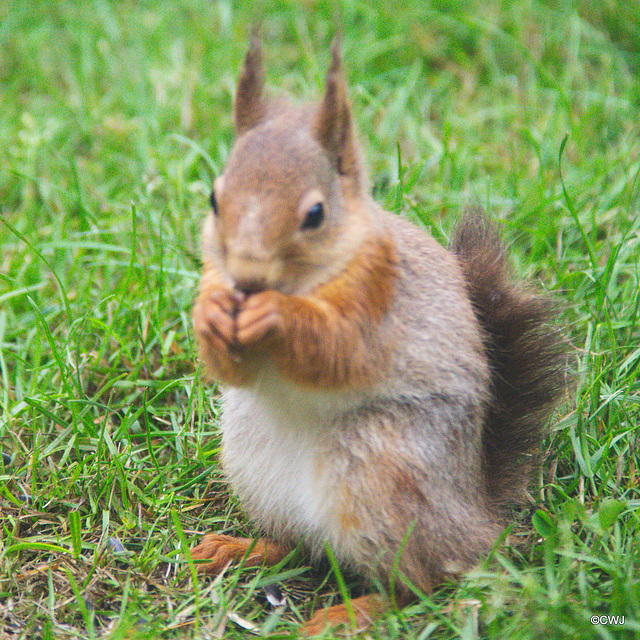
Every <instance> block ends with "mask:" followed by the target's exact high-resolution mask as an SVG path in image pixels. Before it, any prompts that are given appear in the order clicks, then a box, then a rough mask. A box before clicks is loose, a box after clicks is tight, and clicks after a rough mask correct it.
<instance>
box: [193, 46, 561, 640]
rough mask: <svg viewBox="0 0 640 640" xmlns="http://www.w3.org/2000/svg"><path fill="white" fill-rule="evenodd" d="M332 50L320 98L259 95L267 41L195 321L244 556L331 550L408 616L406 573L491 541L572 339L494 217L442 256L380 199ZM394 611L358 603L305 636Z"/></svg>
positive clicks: (250, 87) (477, 553) (234, 552)
mask: <svg viewBox="0 0 640 640" xmlns="http://www.w3.org/2000/svg"><path fill="white" fill-rule="evenodd" d="M339 49H340V47H339V45H337V44H336V43H334V46H333V47H332V61H331V65H330V67H329V70H328V74H327V78H326V85H325V90H324V95H323V97H322V98H321V100H320V101H319V102H317V103H316V102H313V103H308V104H303V105H300V106H293V105H291V104H290V103H289V102H288V101H287V100H286V99H285V98H282V97H278V96H272V95H270V94H268V93H267V92H266V91H265V89H264V86H263V85H264V71H263V65H262V49H261V45H260V42H259V40H258V38H257V37H256V36H254V38H253V40H252V42H251V44H250V47H249V50H248V52H247V55H246V58H245V61H244V67H243V69H242V72H241V75H240V78H239V80H238V84H237V88H236V94H235V110H234V116H235V130H236V141H235V144H234V146H233V148H232V150H231V153H230V155H229V158H228V162H227V165H226V168H225V171H224V173H223V174H222V175H221V176H219V177H218V178H217V179H216V181H215V185H214V189H213V193H212V195H211V206H212V212H211V215H209V216H208V217H207V218H206V221H205V223H204V231H203V262H204V270H203V274H202V278H201V282H200V292H199V296H198V298H197V301H196V303H195V305H194V309H193V321H194V327H195V332H196V335H197V340H198V343H199V348H200V357H201V359H202V362H203V363H204V365H205V367H206V369H207V370H208V373H209V374H210V375H211V377H212V378H213V379H215V380H217V381H218V382H219V383H220V390H221V405H222V417H221V420H220V428H221V430H222V453H221V457H222V465H223V469H224V472H225V474H226V477H227V478H228V480H229V483H230V485H231V488H232V490H233V491H234V492H235V494H236V495H237V496H238V498H239V500H240V503H241V504H242V506H243V508H244V509H245V511H246V513H247V515H248V516H249V518H250V519H251V520H252V521H253V523H254V524H255V526H256V528H257V530H258V531H259V532H260V533H261V535H262V536H263V537H261V538H259V540H258V542H257V543H255V546H254V547H253V549H252V550H251V552H250V554H249V555H248V557H247V558H246V559H245V560H246V562H245V564H247V565H259V564H263V563H265V564H275V563H277V562H279V561H281V560H282V559H283V558H284V557H285V556H286V555H287V553H289V552H290V550H291V549H292V548H293V547H295V546H296V545H297V544H299V543H300V542H302V543H304V545H305V546H306V547H307V548H308V549H309V550H310V552H311V554H312V555H314V556H317V555H319V554H322V553H323V551H324V549H325V548H326V545H328V546H329V547H330V548H331V550H332V552H333V555H334V556H335V558H336V559H337V561H339V562H340V563H343V564H344V565H346V566H348V567H350V568H351V569H352V570H354V571H356V572H357V573H359V574H361V575H362V576H364V577H365V578H369V579H373V580H374V581H377V582H378V584H382V585H384V586H388V587H389V591H390V593H393V594H394V599H395V601H396V603H398V604H400V605H404V604H405V603H408V602H409V601H410V600H411V599H412V591H411V589H409V588H407V586H406V581H409V582H410V583H411V584H412V585H413V586H414V588H415V589H419V590H422V591H424V592H429V591H430V590H431V589H433V587H434V586H436V585H438V583H440V582H442V581H443V580H444V579H446V578H447V577H449V576H456V575H459V574H461V573H462V572H464V571H465V570H468V569H469V568H471V567H473V566H474V565H475V564H476V563H477V562H478V561H479V559H481V558H482V556H483V555H484V554H486V553H487V552H488V551H489V550H490V549H491V547H492V545H494V543H495V541H496V538H497V536H498V535H499V534H500V532H501V531H502V530H503V527H504V522H505V520H504V516H505V508H506V507H507V506H508V505H510V504H513V503H517V502H518V501H519V500H521V499H522V497H523V494H524V491H525V489H526V486H527V483H528V481H529V479H530V476H531V472H532V470H533V468H534V463H535V460H536V455H535V454H536V452H537V450H538V448H539V445H540V442H541V439H542V437H543V435H544V424H545V421H546V420H547V419H548V418H549V416H550V414H551V412H552V410H553V408H554V406H555V405H556V404H557V401H558V400H559V398H560V397H561V396H562V394H563V392H564V390H565V388H566V386H567V364H566V363H567V356H566V347H565V341H564V340H563V338H562V335H561V333H560V332H559V331H558V330H557V329H555V328H554V327H553V324H552V323H551V321H550V320H551V316H552V314H553V313H554V312H553V305H552V304H551V302H550V301H549V300H548V299H547V298H546V297H545V296H541V295H538V294H536V293H533V292H531V291H530V290H529V289H527V288H526V287H524V286H523V285H522V284H521V283H518V282H516V281H515V280H514V279H513V278H512V276H511V274H510V268H509V264H508V262H507V258H506V255H505V249H504V246H503V244H502V242H501V240H500V239H499V236H498V234H497V232H496V230H495V228H494V225H493V224H492V223H490V222H489V221H488V220H487V219H486V218H485V216H484V214H482V213H480V212H477V211H475V212H470V213H467V214H466V215H465V217H464V218H463V219H462V221H461V222H460V224H459V225H458V228H457V230H456V231H455V233H454V237H453V240H452V242H451V246H450V248H449V249H446V248H444V247H442V246H440V245H439V244H438V243H437V242H435V241H434V240H433V238H432V237H431V236H430V235H429V234H428V233H427V232H426V231H425V230H424V229H422V228H420V227H418V226H416V225H414V224H412V223H410V222H408V221H406V220H404V219H402V218H401V217H399V216H398V215H394V214H392V213H389V212H387V211H384V210H383V209H382V208H381V207H380V206H378V205H377V204H376V203H375V202H374V201H373V199H372V197H371V196H370V193H369V191H370V189H369V182H368V178H367V170H366V168H365V165H364V163H363V159H362V154H361V151H360V148H359V146H358V142H357V140H356V132H355V127H354V123H353V119H352V111H351V106H350V103H349V99H348V96H347V87H346V84H345V81H344V79H343V76H342V73H341V55H340V50H339ZM252 544H254V541H253V540H250V539H243V538H234V537H230V536H225V535H218V534H215V533H211V534H208V535H205V536H204V538H203V539H202V541H201V542H200V544H198V545H197V547H195V549H193V550H192V552H191V555H192V557H193V558H194V559H195V560H207V561H208V562H207V563H199V564H198V567H199V569H200V570H202V571H203V572H206V573H213V574H215V573H217V572H219V571H220V570H221V569H222V568H223V567H224V566H225V565H226V564H227V563H228V562H229V561H233V560H240V559H241V558H243V557H244V556H245V554H246V553H247V551H248V549H250V548H251V545H252ZM400 576H402V579H400ZM388 605H389V597H388V596H385V595H383V594H379V593H375V594H370V595H365V596H362V597H359V598H356V599H354V600H352V601H351V606H350V607H347V606H345V605H344V604H340V605H337V606H333V607H330V608H328V609H325V610H322V611H318V612H316V614H315V615H314V616H313V617H312V618H311V620H309V621H308V622H307V623H306V624H305V626H304V632H305V633H306V634H307V635H313V634H315V633H317V632H319V631H321V630H322V629H323V627H325V626H335V625H339V624H343V623H344V624H353V623H355V624H356V626H357V627H364V626H366V625H368V624H369V623H370V622H371V621H372V620H373V619H374V618H375V617H377V616H379V615H381V614H382V613H383V612H384V611H385V610H386V608H387V607H388ZM350 609H351V612H350ZM351 613H353V617H352V615H351Z"/></svg>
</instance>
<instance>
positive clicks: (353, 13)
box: [0, 0, 640, 640]
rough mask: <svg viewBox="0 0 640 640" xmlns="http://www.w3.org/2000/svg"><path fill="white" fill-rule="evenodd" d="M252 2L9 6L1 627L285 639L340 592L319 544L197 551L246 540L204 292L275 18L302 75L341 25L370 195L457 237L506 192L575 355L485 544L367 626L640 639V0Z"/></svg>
mask: <svg viewBox="0 0 640 640" xmlns="http://www.w3.org/2000/svg"><path fill="white" fill-rule="evenodd" d="M238 4H240V3H232V2H231V1H230V0H219V1H217V2H212V1H208V2H207V1H205V0H172V1H171V2H169V1H168V0H157V1H156V2H150V1H146V2H143V1H139V2H134V1H133V0H128V1H125V0H122V1H120V2H115V1H114V2H109V1H108V0H91V1H87V2H73V1H72V0H62V1H60V2H45V1H44V0H31V1H29V2H27V1H26V0H23V1H15V2H12V1H11V0H9V1H8V2H5V3H2V5H1V6H0V214H1V215H0V450H1V452H2V454H3V455H2V458H3V461H4V462H3V463H1V464H0V531H1V533H0V639H1V640H5V639H11V640H16V639H27V638H42V639H48V638H104V637H108V638H114V639H115V638H130V639H139V638H140V639H141V638H163V639H164V638H187V639H188V638H201V639H205V638H219V637H225V638H226V637H228V638H242V637H246V636H247V634H249V633H250V632H249V631H247V630H246V629H244V628H243V626H242V623H243V621H245V622H246V621H249V622H250V623H251V624H252V625H254V627H255V628H256V629H258V630H261V632H262V633H265V634H266V633H269V632H271V633H276V634H278V635H279V636H280V637H289V636H295V622H296V621H299V620H300V619H302V618H305V617H308V616H309V615H310V614H311V612H312V611H313V610H314V609H315V608H317V607H320V606H322V605H324V604H328V603H331V602H335V601H336V600H338V599H339V598H340V593H339V583H338V581H337V580H336V578H335V576H334V575H333V573H332V572H331V569H330V567H328V566H327V567H323V566H321V567H319V568H318V567H314V568H310V567H308V566H307V565H306V564H305V562H306V561H305V558H304V556H303V555H300V557H299V558H298V559H297V560H296V561H294V562H292V563H290V564H289V565H287V566H282V567H275V568H272V569H265V570H260V571H258V570H255V569H254V570H238V569H229V570H228V571H227V573H226V574H224V575H223V576H222V577H221V578H220V579H218V580H215V581H210V580H209V581H207V580H204V579H200V580H197V581H194V580H193V566H189V564H188V563H187V562H186V561H185V559H184V558H185V549H186V548H188V547H189V546H192V545H193V543H194V542H195V541H196V540H197V539H198V536H199V535H200V534H201V533H203V532H206V531H211V530H219V531H222V532H225V533H235V534H250V528H249V527H248V526H247V524H246V521H245V519H244V517H243V515H242V513H241V512H240V510H239V509H238V507H237V505H236V503H235V502H234V499H233V497H230V496H229V495H228V490H227V487H226V485H225V483H224V480H223V478H222V477H221V474H220V471H219V466H218V463H217V451H218V447H219V435H218V431H217V427H216V417H217V412H218V406H217V401H216V393H215V387H213V388H212V387H211V386H210V385H207V384H205V383H204V382H203V380H202V377H201V373H200V371H199V367H198V365H197V363H196V361H195V355H194V354H195V349H194V340H193V334H192V330H191V321H190V308H191V304H192V301H193V297H194V291H195V286H196V282H197V278H198V274H199V268H200V266H199V230H200V225H201V221H202V219H203V216H204V215H205V214H206V213H207V211H208V203H207V198H208V195H209V192H210V188H211V184H212V181H213V178H214V177H215V175H217V174H218V173H219V171H220V169H221V167H222V166H223V165H224V162H225V159H226V156H227V154H228V151H229V148H230V144H231V142H232V134H233V132H232V120H231V117H232V114H231V106H232V91H233V87H234V83H235V77H236V73H237V71H238V67H239V64H240V62H241V59H242V56H243V54H244V51H245V47H246V42H247V32H248V29H249V27H250V25H251V23H252V21H253V19H254V18H255V17H256V16H258V15H262V16H263V19H262V23H263V31H264V33H265V38H264V42H265V50H266V57H267V68H268V83H269V84H271V85H273V86H278V87H283V88H285V89H287V90H288V91H290V92H291V93H293V94H295V95H297V96H299V97H310V96H312V95H316V94H317V93H318V92H320V91H321V89H322V83H323V79H324V73H325V69H326V67H327V64H328V60H329V54H328V47H329V43H330V41H331V38H332V36H333V34H334V32H335V31H336V23H337V20H338V21H339V23H340V24H341V25H342V33H343V44H344V57H345V66H346V69H347V74H348V77H349V83H350V87H351V90H350V91H351V98H352V101H353V104H354V111H355V114H356V119H357V122H358V125H359V128H360V133H361V139H362V142H363V144H364V146H365V149H366V154H367V158H368V161H369V163H370V167H371V176H372V181H373V183H374V189H375V193H376V197H377V198H378V199H379V200H380V201H381V202H382V203H383V204H384V205H385V206H386V207H388V208H390V209H392V210H393V211H396V212H397V213H399V214H400V215H404V216H408V217H410V218H412V219H415V220H419V221H421V223H422V224H424V225H426V226H427V227H428V228H429V229H430V230H431V232H432V233H433V234H434V235H435V236H436V237H437V238H438V239H441V240H442V241H443V242H446V240H447V237H448V234H449V231H450V229H451V227H452V225H453V223H454V221H455V218H456V216H457V215H458V214H459V213H460V212H461V211H462V209H463V208H464V207H465V205H467V204H469V203H471V204H474V203H480V204H481V205H483V206H484V207H485V208H487V209H488V210H489V211H490V213H491V215H492V216H493V217H494V218H496V219H498V220H499V223H500V225H501V227H502V229H503V232H504V235H505V237H506V238H507V240H508V242H509V244H510V246H511V248H512V254H513V260H514V266H515V270H516V271H517V272H518V273H519V274H520V275H522V276H523V277H526V278H528V279H530V280H532V281H535V282H538V283H539V286H542V287H544V288H548V289H549V290H552V291H554V292H555V295H556V297H557V298H559V299H560V300H562V301H563V303H564V305H565V311H564V314H563V315H564V317H563V321H564V322H565V323H566V325H567V327H568V331H569V333H570V335H571V338H572V341H573V343H574V345H575V347H576V353H577V358H578V365H577V366H578V371H579V375H578V385H577V391H576V394H575V397H573V398H567V401H566V403H565V405H564V406H562V407H561V408H560V410H559V412H558V414H557V415H556V416H555V417H554V420H553V421H552V424H551V432H550V436H549V437H548V439H547V440H546V442H545V450H544V464H543V466H542V468H541V471H540V475H539V478H538V482H537V484H536V486H534V487H532V489H531V504H530V505H528V506H525V507H523V508H522V509H520V510H518V511H516V512H514V514H513V526H512V527H510V528H509V530H508V531H507V532H505V536H504V539H503V540H502V541H501V542H500V544H499V545H497V547H496V549H495V551H494V553H493V554H492V556H491V557H490V558H488V559H487V561H486V562H485V563H483V565H482V566H480V567H479V568H478V569H477V570H475V571H474V572H473V573H472V574H471V575H469V576H467V577H466V578H465V579H464V580H462V581H460V582H459V583H458V584H451V585H445V586H444V587H443V588H442V589H440V590H438V591H436V592H435V593H434V594H432V595H431V596H430V597H424V599H422V600H421V601H420V602H419V603H417V604H415V605H414V606H411V607H409V608H407V609H405V610H404V611H402V612H398V613H396V614H394V615H390V616H388V617H386V618H385V619H383V620H381V621H380V622H379V623H378V624H377V625H376V626H375V628H374V629H373V630H372V631H371V632H370V633H369V636H368V637H370V638H373V639H382V638H385V639H386V638H415V639H420V640H424V639H426V638H438V639H442V638H464V639H465V640H468V639H473V638H492V639H493V638H504V639H511V638H546V639H554V638H581V639H590V638H603V639H609V638H629V639H631V638H637V637H640V485H639V483H640V468H639V465H638V461H639V458H640V428H639V422H640V377H639V374H640V315H639V308H640V285H639V282H640V266H639V264H638V263H639V260H640V215H639V214H640V206H639V194H640V181H639V172H640V137H639V133H640V81H639V77H640V2H639V1H638V0H627V2H616V1H615V0H608V1H606V2H601V3H595V2H589V1H587V0H583V1H576V2H571V1H569V0H566V1H562V0H558V1H557V2H553V1H552V0H547V1H543V0H513V1H511V2H508V1H506V0H503V1H502V2H500V1H498V0H489V1H488V2H483V3H481V2H475V1H472V2H468V3H459V2H456V1H455V0H430V1H429V0H408V2H405V3H397V4H392V3H390V2H382V1H381V0H375V1H373V0H372V1H369V2H365V1H362V2H356V1H352V0H349V1H345V2H343V3H342V4H341V10H340V17H339V19H336V15H337V13H336V4H335V3H332V2H323V1H320V0H318V1H312V0H306V1H305V2H291V1H284V2H266V3H264V2H263V3H258V2H246V3H243V6H242V8H238V7H237V6H236V5H238ZM462 4H464V5H465V8H461V5H462ZM401 5H402V8H401ZM272 583H277V584H278V585H280V588H281V589H282V591H283V592H284V594H285V595H286V597H287V600H288V606H287V608H286V610H284V611H282V610H281V609H279V608H271V607H270V606H269V605H268V604H267V603H266V601H265V600H264V597H263V596H264V589H263V588H264V586H265V585H268V584H272ZM601 615H606V616H619V618H617V622H615V621H609V623H608V624H606V622H607V621H606V620H605V624H593V623H592V616H601ZM623 618H624V621H623ZM327 637H331V636H330V635H329V636H327Z"/></svg>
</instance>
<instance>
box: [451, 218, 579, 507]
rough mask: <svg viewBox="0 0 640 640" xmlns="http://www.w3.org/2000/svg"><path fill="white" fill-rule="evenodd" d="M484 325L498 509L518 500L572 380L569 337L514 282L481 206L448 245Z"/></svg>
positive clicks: (489, 465) (547, 307) (548, 306)
mask: <svg viewBox="0 0 640 640" xmlns="http://www.w3.org/2000/svg"><path fill="white" fill-rule="evenodd" d="M451 248H452V250H453V251H454V252H455V253H456V254H457V256H458V259H459V261H460V264H461V266H462V271H463V274H464V276H465V278H466V281H467V289H468V293H469V296H470V298H471V300H472V302H473V305H474V308H475V311H476V315H477V317H478V319H479V321H480V323H481V325H482V327H483V330H484V342H485V348H486V351H487V356H488V359H489V363H490V367H491V382H492V401H491V404H490V406H489V407H488V412H487V417H486V422H485V428H484V434H483V438H484V454H485V463H486V464H485V469H486V481H487V488H488V491H489V496H490V499H491V500H492V502H493V503H494V504H495V505H496V506H504V505H506V504H509V503H512V502H516V501H518V500H519V499H522V495H523V491H524V489H526V486H527V484H528V481H529V480H530V477H531V474H532V471H533V470H534V468H535V464H536V460H537V455H536V454H537V453H538V451H539V448H540V444H541V441H542V438H543V437H544V435H545V425H546V422H547V420H548V418H549V416H550V414H551V412H552V411H553V408H554V406H555V405H556V404H557V402H558V400H559V399H560V397H561V396H562V395H563V393H564V392H565V390H566V389H567V387H568V385H569V384H570V383H571V376H570V374H569V367H568V342H567V341H566V339H565V338H564V337H563V335H562V333H561V331H560V330H559V329H558V328H557V326H554V325H553V322H552V318H553V316H554V315H555V314H556V311H557V309H556V306H555V305H554V304H553V302H552V301H551V300H550V299H549V298H547V297H545V296H542V295H537V294H535V293H532V292H530V291H528V290H527V289H526V288H524V286H523V285H522V284H520V283H517V282H515V281H514V280H513V278H512V277H511V273H510V267H509V263H508V260H507V257H506V252H505V247H504V245H503V244H502V242H501V240H500V237H499V235H498V233H497V230H496V228H495V227H494V225H493V224H492V223H490V222H489V221H488V220H487V218H486V217H485V215H484V214H483V213H482V212H480V211H470V212H468V213H467V214H466V215H465V217H464V218H463V219H462V220H461V222H460V223H459V225H458V227H457V228H456V231H455V233H454V237H453V239H452V242H451Z"/></svg>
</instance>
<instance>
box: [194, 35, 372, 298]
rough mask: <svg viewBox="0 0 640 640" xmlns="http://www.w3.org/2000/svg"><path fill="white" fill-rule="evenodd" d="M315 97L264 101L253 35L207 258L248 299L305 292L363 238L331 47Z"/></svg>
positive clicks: (356, 160)
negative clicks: (305, 101) (295, 103)
mask: <svg viewBox="0 0 640 640" xmlns="http://www.w3.org/2000/svg"><path fill="white" fill-rule="evenodd" d="M331 53H332V62H331V66H330V67H329V71H328V74H327V79H326V85H325V92H324V96H323V98H322V99H321V100H320V102H319V103H317V104H312V105H305V106H302V107H298V108H294V107H291V106H289V105H288V104H286V103H285V102H284V101H283V100H278V99H274V98H272V97H269V96H267V95H265V92H264V89H263V84H264V80H263V78H264V72H263V67H262V50H261V46H260V43H259V41H258V40H257V38H256V37H255V36H254V38H253V40H252V42H251V45H250V47H249V50H248V52H247V55H246V58H245V62H244V68H243V70H242V73H241V75H240V78H239V80H238V85H237V88H236V97H235V113H234V115H235V127H236V142H235V145H234V147H233V149H232V150H231V153H230V156H229V159H228V162H227V166H226V168H225V171H224V173H223V174H222V175H221V176H219V177H218V178H217V180H216V181H215V184H214V189H213V192H212V194H211V205H212V209H213V211H212V215H211V216H209V218H208V219H207V222H206V224H205V233H204V237H205V242H204V251H205V260H212V261H214V260H215V262H216V266H217V267H218V268H219V269H220V270H221V272H222V273H223V274H224V275H225V276H226V277H227V278H228V280H229V285H230V286H233V287H236V288H238V289H239V290H242V291H244V292H245V293H247V294H250V293H253V292H256V291H260V290H264V289H277V290H280V291H283V292H284V293H304V292H306V291H308V290H310V289H312V288H313V287H314V286H316V285H318V284H320V283H322V282H323V281H325V280H327V279H328V278H330V277H331V275H333V274H334V273H335V272H336V271H338V270H340V269H341V268H342V266H344V264H346V262H348V261H349V260H350V258H351V257H352V256H353V255H354V254H355V252H356V251H357V248H358V247H359V246H360V244H361V243H362V242H363V240H364V239H365V237H366V236H367V235H369V234H370V233H371V230H372V221H371V215H372V214H371V211H370V207H368V206H367V204H366V203H367V202H368V196H367V177H366V170H365V168H364V165H363V163H362V160H361V157H360V151H359V148H358V146H357V142H356V136H355V131H354V126H353V122H352V117H351V107H350V105H349V101H348V98H347V89H346V85H345V82H344V80H343V78H342V74H341V70H340V66H341V56H340V51H339V45H338V43H337V41H335V42H334V44H333V46H332V50H331Z"/></svg>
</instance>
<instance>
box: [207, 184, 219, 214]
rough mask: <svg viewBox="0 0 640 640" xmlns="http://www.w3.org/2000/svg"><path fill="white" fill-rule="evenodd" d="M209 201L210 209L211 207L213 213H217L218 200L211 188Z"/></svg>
mask: <svg viewBox="0 0 640 640" xmlns="http://www.w3.org/2000/svg"><path fill="white" fill-rule="evenodd" d="M209 202H210V203H211V209H213V215H214V216H217V215H218V201H217V200H216V192H215V191H214V190H213V189H212V190H211V195H210V196H209Z"/></svg>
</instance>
